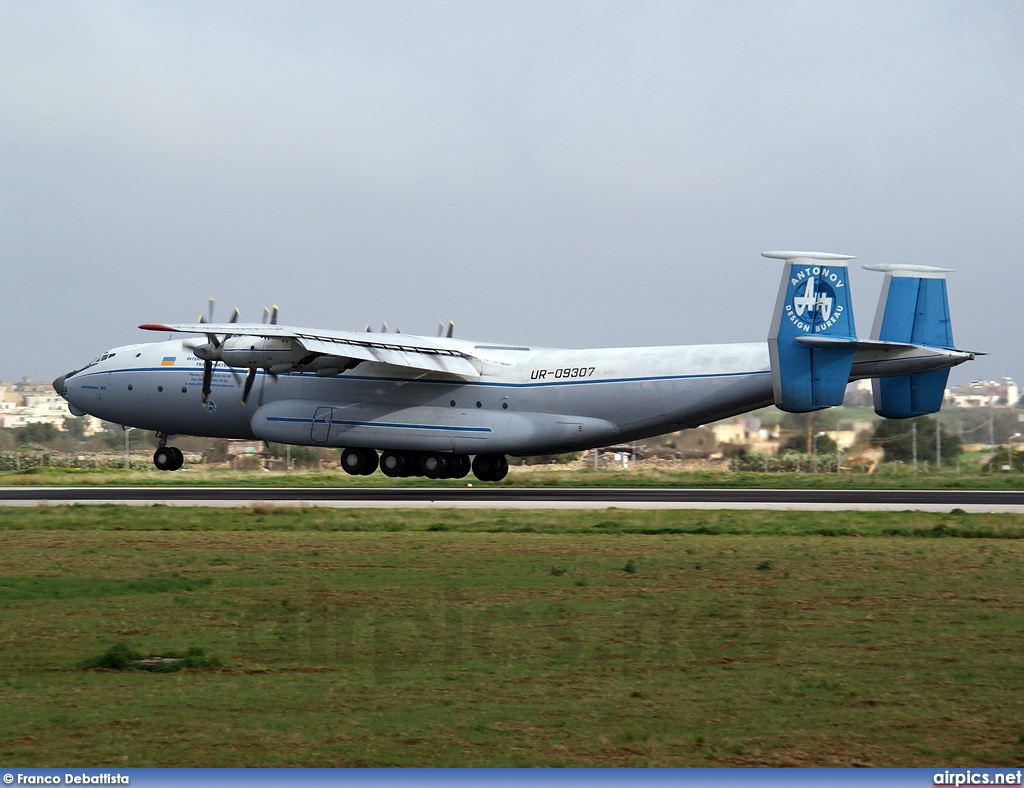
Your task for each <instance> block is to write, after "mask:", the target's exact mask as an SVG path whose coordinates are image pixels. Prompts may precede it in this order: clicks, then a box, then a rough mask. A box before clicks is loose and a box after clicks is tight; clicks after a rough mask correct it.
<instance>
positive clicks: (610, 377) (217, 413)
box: [53, 252, 974, 481]
mask: <svg viewBox="0 0 1024 788" xmlns="http://www.w3.org/2000/svg"><path fill="white" fill-rule="evenodd" d="M764 256H765V257H770V258H776V259H780V260H783V261H785V269H784V273H783V277H782V283H781V286H780V288H779V294H778V299H777V301H776V305H775V313H774V317H773V318H772V323H771V330H770V333H769V336H768V341H767V342H766V343H765V342H756V343H750V344H728V345H682V346H674V347H634V348H600V349H586V350H558V349H550V348H535V347H520V346H517V345H499V344H485V343H478V342H469V341H465V340H460V339H455V338H453V337H452V336H451V330H450V329H449V331H448V334H447V336H440V335H439V336H438V337H422V336H410V335H407V334H397V333H369V332H347V331H322V330H315V329H307V328H293V327H289V326H284V325H278V324H277V320H276V316H277V314H276V309H275V312H274V317H273V319H270V320H269V321H268V320H267V319H266V316H265V317H264V322H262V323H239V322H236V320H237V317H238V312H237V310H236V312H235V315H234V317H232V319H231V322H229V323H221V324H216V323H213V322H212V318H211V322H204V320H203V318H200V321H199V322H198V323H191V324H166V325H165V324H162V323H158V324H146V325H143V326H140V328H143V329H148V330H153V331H162V332H171V333H175V334H200V335H205V341H203V339H202V338H201V337H192V338H188V337H186V338H178V339H174V338H172V339H169V340H167V341H163V342H148V343H144V344H137V345H126V346H124V347H119V348H115V349H113V350H110V351H108V352H106V353H104V354H103V355H101V356H100V357H99V358H98V359H96V360H95V361H93V362H91V363H90V364H88V365H86V366H84V367H82V368H81V369H76V370H75V371H74V372H69V373H67V374H66V375H61V376H60V377H59V378H57V379H56V380H55V381H54V382H53V386H54V388H55V389H56V390H57V392H58V393H59V394H60V395H61V396H62V397H64V398H65V399H66V400H67V401H68V404H69V406H70V408H71V412H72V413H74V414H76V415H83V414H86V413H90V414H92V415H94V416H97V417H99V418H101V419H104V420H106V421H110V422H114V423H117V424H121V425H124V426H131V427H137V428H140V429H145V430H154V431H155V432H156V434H157V437H158V438H159V448H158V449H157V450H156V453H155V455H154V457H153V462H154V463H155V464H156V466H157V468H159V469H161V470H167V471H170V470H177V469H178V468H180V467H181V464H182V454H181V451H180V450H179V449H177V448H175V447H174V446H171V445H169V441H170V439H171V437H172V436H174V435H199V436H207V437H218V438H245V439H262V440H267V441H275V442H278V443H288V444H295V445H303V446H329V447H338V448H343V449H344V450H343V452H342V454H341V465H342V467H343V468H344V469H345V470H346V471H347V472H348V473H350V474H356V475H359V474H370V473H373V472H374V471H375V470H376V469H377V468H378V467H380V469H381V470H382V471H383V472H384V473H385V474H387V475H388V476H392V477H395V476H416V475H423V476H428V477H430V478H446V477H449V478H462V477H464V476H466V475H467V474H468V473H469V471H470V470H471V469H472V471H473V473H474V474H475V475H476V477H477V478H478V479H480V480H482V481H499V480H501V479H502V478H504V476H505V474H506V473H507V472H508V460H507V455H513V456H526V455H532V454H553V453H559V452H567V451H576V450H581V449H590V448H595V447H600V446H607V445H610V444H613V443H621V442H624V441H632V440H638V439H642V438H648V437H652V436H654V435H660V434H663V433H666V432H672V431H675V430H679V429H686V428H691V427H697V426H699V425H702V424H706V423H708V422H712V421H716V420H718V419H723V418H727V417H729V416H734V415H736V414H739V413H744V412H746V411H749V410H754V409H756V408H761V407H764V406H766V405H771V404H775V405H777V406H778V407H779V408H781V409H782V410H785V411H790V412H798V413H800V412H807V411H814V410H819V409H821V408H827V407H830V406H832V405H839V404H840V403H841V402H842V401H843V393H844V391H845V389H846V384H847V383H848V382H849V381H851V380H858V379H861V378H872V379H873V391H874V402H875V411H876V412H877V413H878V414H879V415H881V416H884V417H886V418H898V419H899V418H909V417H912V416H918V415H921V414H925V413H933V412H935V411H937V410H938V409H939V407H940V405H941V403H942V397H943V389H944V388H945V384H946V379H947V377H948V374H949V368H950V367H953V366H956V365H957V364H961V363H963V362H965V361H968V360H971V359H973V358H974V354H973V353H969V352H965V351H961V350H956V349H955V348H954V346H953V335H952V331H951V328H950V320H949V306H948V301H947V297H946V282H945V274H946V273H947V271H948V269H942V268H933V267H929V266H912V265H888V266H881V265H877V266H865V268H869V269H872V270H877V271H882V272H884V273H885V275H886V276H885V282H884V284H883V287H882V295H881V299H880V302H879V305H878V310H877V313H876V315H875V321H874V327H873V330H872V335H871V339H858V338H857V335H856V332H855V330H854V320H853V308H852V303H851V300H850V288H849V282H848V276H847V274H848V270H847V261H848V260H851V259H853V258H851V257H849V256H847V255H838V254H826V253H821V252H765V253H764ZM243 372H244V374H243ZM471 458H472V460H471Z"/></svg>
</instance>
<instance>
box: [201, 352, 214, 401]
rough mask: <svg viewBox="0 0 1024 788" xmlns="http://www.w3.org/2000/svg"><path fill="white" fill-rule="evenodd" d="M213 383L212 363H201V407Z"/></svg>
mask: <svg viewBox="0 0 1024 788" xmlns="http://www.w3.org/2000/svg"><path fill="white" fill-rule="evenodd" d="M212 383H213V362H212V361H204V362H203V405H205V404H206V398H207V397H209V396H210V388H211V386H212Z"/></svg>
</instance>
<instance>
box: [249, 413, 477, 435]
mask: <svg viewBox="0 0 1024 788" xmlns="http://www.w3.org/2000/svg"><path fill="white" fill-rule="evenodd" d="M267 421H279V422H285V423H288V424H309V425H310V426H312V425H313V424H330V425H331V426H332V427H333V426H334V425H340V426H343V427H389V428H392V429H397V430H440V431H444V432H492V430H491V428H490V427H454V426H447V427H446V426H444V425H440V424H396V423H394V422H386V421H334V420H332V421H322V420H320V419H304V418H298V417H294V416H268V417H267Z"/></svg>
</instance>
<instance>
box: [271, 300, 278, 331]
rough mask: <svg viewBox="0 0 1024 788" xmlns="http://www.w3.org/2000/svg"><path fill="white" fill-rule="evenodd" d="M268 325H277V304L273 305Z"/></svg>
mask: <svg viewBox="0 0 1024 788" xmlns="http://www.w3.org/2000/svg"><path fill="white" fill-rule="evenodd" d="M270 325H272V326H276V325H277V304H274V311H273V312H271V313H270Z"/></svg>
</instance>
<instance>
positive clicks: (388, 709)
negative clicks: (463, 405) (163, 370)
mask: <svg viewBox="0 0 1024 788" xmlns="http://www.w3.org/2000/svg"><path fill="white" fill-rule="evenodd" d="M0 536H2V539H3V545H4V549H3V550H2V551H0V605H2V611H3V619H2V625H0V677H2V678H0V758H2V760H3V762H4V763H5V764H6V765H8V766H284V765H289V766H292V765H294V766H383V765H436V766H479V765H488V766H526V765H538V766H560V765H566V766H618V765H623V766H625V765H631V766H639V765H651V766H684V765H698V766H715V765H731V766H752V765H774V766H787V765H828V766H849V765H859V764H863V765H876V766H892V765H899V766H933V765H935V764H942V765H943V766H953V765H964V766H966V765H981V764H985V765H993V766H995V765H1007V766H1009V765H1014V764H1019V763H1020V761H1021V760H1022V759H1024V715H1022V712H1024V699H1022V694H1021V693H1020V686H1021V683H1022V679H1024V654H1022V650H1021V645H1022V643H1021V633H1022V631H1024V584H1022V583H1021V566H1022V558H1024V555H1022V553H1024V538H1022V537H1024V516H1019V515H1009V514H1007V515H968V514H964V513H960V512H953V513H949V514H927V513H910V512H904V513H857V512H842V513H821V512H725V511H723V512H708V511H620V510H614V509H609V510H604V511H583V512H554V511H476V510H458V511H456V510H451V511H445V510H430V511H417V510H401V511H387V510H372V511H370V510H334V509H294V508H280V509H275V508H273V507H269V506H255V507H253V508H252V509H242V510H238V509H221V510H209V509H179V508H174V507H162V506H156V507H143V508H138V507H115V506H96V507H78V506H73V507H40V508H37V509H27V510H25V509H20V510H15V509H6V510H0ZM118 643H124V644H126V645H128V646H129V647H130V648H132V649H134V650H136V651H139V652H141V653H143V654H145V655H147V656H148V655H154V654H162V653H164V654H165V653H167V652H170V651H178V652H181V651H185V650H186V649H188V648H191V647H195V648H201V649H204V650H205V652H206V654H207V655H209V656H211V657H214V658H216V659H217V660H219V661H220V663H221V665H220V667H213V668H207V669H199V670H183V671H179V672H173V673H150V672H146V671H113V670H84V669H81V668H80V667H78V665H79V664H80V663H82V662H83V661H84V660H86V659H89V658H92V657H95V656H97V655H99V654H101V653H103V652H104V651H106V650H107V649H108V648H110V647H111V646H114V645H115V644H118Z"/></svg>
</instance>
